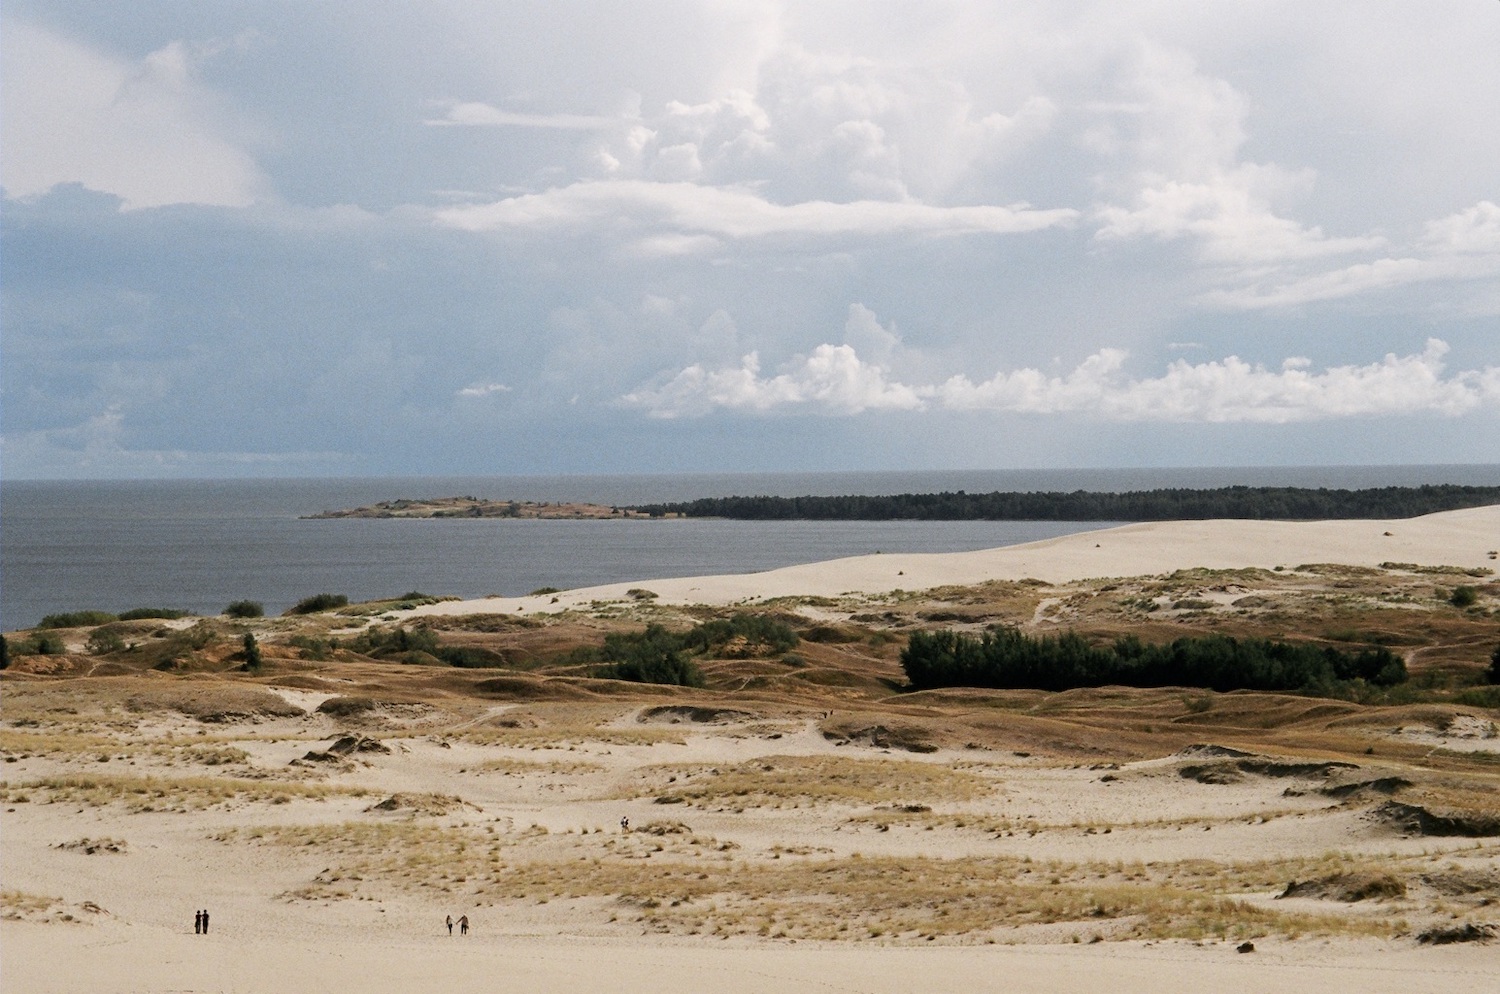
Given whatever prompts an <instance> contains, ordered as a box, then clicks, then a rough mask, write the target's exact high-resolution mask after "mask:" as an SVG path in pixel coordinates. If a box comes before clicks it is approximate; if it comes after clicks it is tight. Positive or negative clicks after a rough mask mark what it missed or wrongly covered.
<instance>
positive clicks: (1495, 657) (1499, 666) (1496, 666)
mask: <svg viewBox="0 0 1500 994" xmlns="http://www.w3.org/2000/svg"><path fill="white" fill-rule="evenodd" d="M1484 678H1485V679H1486V680H1488V681H1489V682H1490V683H1496V684H1500V646H1496V647H1495V651H1494V652H1493V653H1491V654H1490V668H1489V669H1487V670H1485V671H1484Z"/></svg>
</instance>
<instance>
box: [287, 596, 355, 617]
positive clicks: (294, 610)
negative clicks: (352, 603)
mask: <svg viewBox="0 0 1500 994" xmlns="http://www.w3.org/2000/svg"><path fill="white" fill-rule="evenodd" d="M348 606H349V598H348V597H345V596H344V595H343V594H313V595H312V596H311V597H304V598H302V599H301V600H300V601H298V602H297V603H296V604H294V605H292V606H291V607H290V608H287V610H286V613H287V614H317V613H318V612H319V611H332V610H333V609H334V608H340V607H348Z"/></svg>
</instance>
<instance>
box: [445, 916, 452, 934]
mask: <svg viewBox="0 0 1500 994" xmlns="http://www.w3.org/2000/svg"><path fill="white" fill-rule="evenodd" d="M444 924H445V925H447V926H448V934H449V935H452V934H453V916H452V915H449V916H448V917H447V919H446V920H445V921H444Z"/></svg>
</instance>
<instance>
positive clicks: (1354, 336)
mask: <svg viewBox="0 0 1500 994" xmlns="http://www.w3.org/2000/svg"><path fill="white" fill-rule="evenodd" d="M1497 52H1500V2H1496V0H1453V2H1451V3H1446V4H1443V5H1441V6H1439V7H1435V8H1434V7H1431V6H1428V5H1422V4H1413V3H1407V2H1390V0H1355V2H1342V0H1326V2H1320V3H1317V4H1308V3H1305V2H1301V0H1295V2H1277V0H1262V2H1257V3H1252V4H1217V3H1214V4H1206V3H1202V2H1200V0H1188V2H1145V0H1141V2H1131V3H1120V2H1117V0H1108V2H1099V3H1089V2H1068V0H1062V2H1058V0H1048V2H1031V3H1028V2H1010V3H968V2H942V0H934V2H923V3H885V2H878V0H876V2H864V0H862V2H849V3H842V2H837V0H826V2H818V3H776V2H753V0H747V2H715V3H707V2H642V3H613V2H570V0H545V2H534V3H532V2H507V3H480V2H473V0H465V2H459V0H424V2H423V3H421V4H412V3H395V2H382V0H357V2H356V0H323V2H304V0H285V2H277V0H254V2H250V0H203V2H197V3H183V2H180V0H132V2H131V3H129V4H120V3H116V2H112V0H111V2H85V0H77V2H68V0H5V4H4V7H3V9H0V70H3V81H0V187H3V204H0V473H3V475H4V477H5V478H9V479H21V478H58V479H66V478H151V477H239V476H381V475H415V474H558V473H628V472H643V473H669V472H731V471H745V472H766V471H776V470H787V471H791V470H897V469H899V470H921V469H1006V468H1067V467H1157V466H1275V465H1343V464H1367V465H1368V464H1376V465H1385V464H1441V463H1500V127H1497V126H1496V122H1500V58H1496V54H1495V53H1497Z"/></svg>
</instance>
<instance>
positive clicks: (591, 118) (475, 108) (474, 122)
mask: <svg viewBox="0 0 1500 994" xmlns="http://www.w3.org/2000/svg"><path fill="white" fill-rule="evenodd" d="M422 123H423V124H426V125H428V126H430V127H439V128H455V127H463V128H553V129H557V130H561V131H599V130H602V129H606V128H614V127H619V126H620V125H621V124H622V123H623V122H622V119H620V118H615V117H601V116H598V115H591V114H524V113H517V112H515V111H508V110H501V109H500V108H498V107H494V106H492V105H490V104H486V103H479V102H476V101H466V102H458V101H455V102H454V103H451V104H449V105H448V110H447V112H446V113H445V114H443V116H442V117H438V118H429V119H428V120H425V121H423V122H422Z"/></svg>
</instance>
